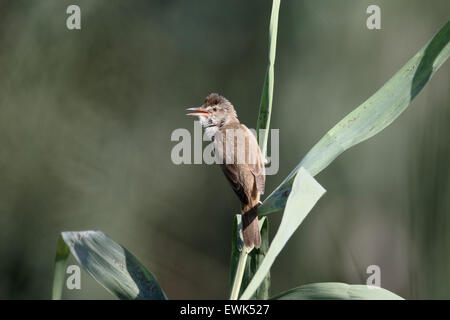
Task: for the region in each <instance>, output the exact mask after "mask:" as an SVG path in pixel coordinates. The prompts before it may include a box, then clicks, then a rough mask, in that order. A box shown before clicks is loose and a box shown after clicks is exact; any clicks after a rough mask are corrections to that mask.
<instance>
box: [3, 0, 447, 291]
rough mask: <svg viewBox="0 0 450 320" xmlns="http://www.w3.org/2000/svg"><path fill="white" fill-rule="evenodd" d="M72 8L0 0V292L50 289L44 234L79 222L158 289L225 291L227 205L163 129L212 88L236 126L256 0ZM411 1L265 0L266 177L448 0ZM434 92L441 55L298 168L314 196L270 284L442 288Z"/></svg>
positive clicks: (254, 99) (289, 162)
mask: <svg viewBox="0 0 450 320" xmlns="http://www.w3.org/2000/svg"><path fill="white" fill-rule="evenodd" d="M72 3H73V2H72V1H65V0H64V1H63V0H41V1H39V2H38V1H33V2H31V1H26V0H0V88H1V90H0V181H1V183H0V240H1V243H2V245H1V246H0V271H1V273H2V281H1V282H0V298H2V299H9V298H38V299H47V298H50V296H51V281H52V271H53V258H54V252H55V248H56V242H55V239H56V235H58V234H59V232H60V231H64V230H84V229H100V230H103V231H104V232H106V233H107V234H109V235H110V236H111V237H113V238H114V239H115V240H116V241H117V242H119V243H121V244H123V245H124V246H125V247H127V248H130V249H132V251H133V253H134V254H135V255H136V256H138V257H139V259H140V261H141V262H142V263H143V264H144V265H151V266H152V272H153V273H154V274H155V276H156V277H157V278H158V281H159V283H160V284H161V286H162V287H163V288H164V290H165V292H166V293H167V295H168V296H170V297H171V298H175V299H176V298H192V299H196V298H226V296H227V293H228V288H227V286H228V278H229V273H228V268H229V253H230V250H231V248H230V243H229V239H230V236H231V234H230V233H231V231H230V230H231V225H232V223H233V215H230V212H234V210H236V211H237V210H238V208H239V203H238V201H237V200H236V199H235V196H234V195H233V194H232V191H231V190H230V189H229V186H228V184H227V183H226V181H225V179H223V177H222V173H221V172H220V170H218V168H216V167H215V166H206V165H191V166H188V165H182V166H176V165H174V164H172V162H171V160H170V151H171V148H172V147H173V145H174V143H173V142H171V141H170V134H171V132H172V131H173V130H174V129H175V128H180V127H186V128H188V129H190V130H191V131H192V130H193V126H192V119H187V118H186V117H185V116H184V106H189V105H196V104H198V103H201V102H202V101H203V98H204V96H206V95H207V94H208V93H209V92H213V91H217V92H220V93H222V94H224V95H225V96H226V97H228V98H229V99H230V100H231V101H232V102H233V103H234V105H235V106H236V108H237V111H238V114H239V117H240V119H241V121H242V122H243V123H246V124H247V125H248V126H254V119H255V116H256V115H257V112H258V105H259V99H260V93H261V79H263V78H264V75H265V71H266V70H265V66H266V61H267V24H268V18H269V14H270V7H271V1H270V0H267V1H257V0H253V1H245V2H242V1H237V0H233V1H227V2H220V1H208V0H201V1H190V2H188V1H183V2H181V1H177V2H175V1H144V0H135V1H129V2H125V1H117V0H115V1H106V0H95V1H92V0H91V1H88V0H79V1H77V4H79V5H80V7H81V8H82V30H81V31H69V30H67V29H66V27H65V19H66V17H67V15H66V13H65V11H66V8H67V6H68V5H69V4H72ZM431 3H432V5H431V4H430V2H423V1H419V0H413V1H406V0H401V1H400V0H399V1H395V2H393V1H380V0H378V1H370V2H369V1H357V0H343V1H339V2H337V1H325V0H319V1H306V0H305V1H294V0H290V1H289V0H286V1H283V3H282V6H281V11H280V17H282V18H281V20H280V25H279V30H278V34H279V38H278V44H277V47H278V48H277V66H276V79H277V80H276V88H275V95H274V100H273V101H274V108H275V110H277V112H276V113H274V114H273V117H272V122H271V127H272V128H281V130H280V161H281V164H280V171H279V173H278V175H276V176H270V177H268V179H267V187H266V188H267V190H273V189H274V187H276V186H277V185H278V184H279V183H280V182H281V180H282V179H283V178H284V177H285V176H286V175H287V174H288V173H289V172H290V170H291V169H292V168H293V167H294V166H295V165H296V164H297V162H298V160H299V159H300V158H301V157H302V156H303V155H304V154H305V152H306V151H308V150H309V149H310V148H311V147H312V144H314V143H315V142H316V141H317V140H318V138H320V137H321V136H322V135H323V132H326V130H328V129H329V128H330V127H331V126H332V125H333V124H334V123H336V122H337V121H338V120H340V119H341V118H342V117H343V116H344V115H345V114H347V113H348V112H349V111H351V110H352V109H353V108H354V106H355V105H359V104H360V103H361V102H362V101H364V100H365V99H366V98H367V97H368V96H370V95H371V94H372V93H373V92H374V89H375V88H378V87H379V86H380V85H381V84H383V83H384V82H385V81H386V80H387V79H388V78H390V77H391V76H392V74H393V73H394V72H395V71H396V70H398V69H399V68H400V67H401V66H402V65H403V63H404V62H405V61H406V60H407V59H409V58H410V57H411V56H412V55H413V54H414V53H415V52H416V51H417V48H420V47H422V46H423V45H424V44H425V43H426V41H428V39H430V36H431V35H433V34H434V33H435V32H436V31H437V30H438V29H439V28H440V27H441V26H442V25H443V24H444V23H445V22H446V21H447V20H448V12H449V8H450V4H449V3H448V1H446V0H433V1H431ZM369 4H379V5H380V7H381V10H382V30H380V31H370V30H368V29H367V28H366V26H365V19H366V17H367V15H366V13H365V10H366V8H367V6H368V5H369ZM324 74H326V77H324V76H323V75H324ZM448 88H449V66H448V64H447V65H445V66H443V67H442V69H441V70H440V71H439V72H438V73H437V74H436V76H435V78H434V80H433V81H432V82H431V83H430V84H429V85H428V86H427V88H426V89H425V90H424V91H423V92H422V93H421V94H420V95H419V96H418V97H417V98H416V99H415V100H414V101H413V103H412V105H411V108H410V110H407V111H406V112H405V114H403V115H402V117H401V118H400V119H398V120H397V122H396V124H395V126H392V127H389V128H387V129H386V130H385V131H383V133H381V134H379V135H378V136H377V137H376V138H374V139H371V140H370V141H368V142H367V143H365V144H363V145H361V146H358V147H356V148H355V149H354V150H350V151H348V152H347V153H345V154H343V155H342V156H341V157H340V158H339V159H337V160H336V161H335V162H334V163H333V165H332V166H330V167H329V168H327V169H326V170H325V171H324V172H323V173H321V174H320V175H318V177H317V179H318V181H319V182H320V183H321V184H322V185H323V186H325V187H326V188H327V190H328V194H327V198H326V199H325V200H326V201H323V202H321V203H319V205H318V207H317V208H316V210H315V214H314V215H311V216H310V217H308V219H306V220H305V222H304V224H303V225H302V232H298V233H296V234H295V235H294V236H293V238H292V239H291V241H290V242H289V245H287V247H286V249H285V250H284V251H283V252H282V253H281V254H280V256H279V258H278V261H277V263H276V264H275V265H274V266H273V268H272V278H273V292H280V291H283V290H286V289H288V288H291V287H292V286H293V285H295V284H300V283H310V282H318V281H339V282H346V283H364V282H365V279H366V278H367V276H368V275H367V274H366V268H367V266H369V265H372V264H376V265H379V266H380V267H381V275H382V278H381V285H382V287H384V288H386V289H388V290H391V291H393V292H396V293H397V294H399V295H400V296H402V297H405V298H450V286H449V285H448V281H450V279H449V274H448V271H447V270H448V266H449V264H450V250H448V246H449V245H448V243H449V241H448V240H449V237H450V221H449V219H448V217H449V213H450V212H449V211H450V200H449V198H450V197H449V187H450V183H449V178H450V175H449V172H450V170H449V166H450V162H449V161H448V160H449V158H450V150H449V144H448V137H449V133H448V130H449V129H448V125H447V124H448V120H450V119H449V113H450V110H449V96H448ZM324 91H326V92H327V94H326V95H324V94H323V92H324ZM415 106H417V108H416V107H415ZM293 110H295V113H296V115H297V116H296V117H292V111H293ZM302 119H308V120H307V121H302ZM269 153H270V147H269ZM387 158H389V164H387ZM355 168H357V169H359V170H358V172H359V174H358V175H351V174H350V172H352V171H354V170H355ZM211 208H214V209H213V210H211ZM277 219H279V217H275V216H274V218H273V219H272V217H271V223H272V226H274V227H272V228H271V230H272V231H273V230H276V229H277V228H276V227H275V225H276V224H277V221H278V220H277ZM300 253H301V254H300ZM180 261H183V263H180ZM69 263H75V262H74V260H72V261H71V262H69ZM81 286H82V290H80V291H72V292H68V293H67V292H65V293H66V294H67V296H70V297H71V298H86V299H90V298H110V295H109V294H108V293H106V292H105V291H104V290H103V288H101V286H100V285H98V284H97V283H95V282H94V280H92V279H90V278H89V277H88V276H87V274H86V273H83V274H82V283H81ZM193 287H195V288H196V290H192V288H193Z"/></svg>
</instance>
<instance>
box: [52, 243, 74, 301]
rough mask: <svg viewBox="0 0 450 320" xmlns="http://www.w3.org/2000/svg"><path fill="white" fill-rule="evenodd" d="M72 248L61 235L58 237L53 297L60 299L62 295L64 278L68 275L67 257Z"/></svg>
mask: <svg viewBox="0 0 450 320" xmlns="http://www.w3.org/2000/svg"><path fill="white" fill-rule="evenodd" d="M69 254H70V249H69V247H68V246H67V245H66V244H65V243H64V240H63V238H62V237H61V236H59V237H58V244H57V247H56V256H55V270H54V271H53V288H52V299H53V300H60V299H61V296H62V289H63V286H64V280H65V276H66V265H67V258H68V257H69Z"/></svg>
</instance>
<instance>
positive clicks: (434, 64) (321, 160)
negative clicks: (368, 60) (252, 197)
mask: <svg viewBox="0 0 450 320" xmlns="http://www.w3.org/2000/svg"><path fill="white" fill-rule="evenodd" d="M449 56H450V21H449V22H447V23H446V24H445V25H444V26H443V27H442V28H441V30H440V31H439V32H438V33H437V34H436V35H435V36H434V37H433V39H432V40H431V41H430V42H429V43H428V44H427V45H425V47H423V48H422V49H421V50H420V51H419V52H418V53H417V54H416V55H415V56H414V57H413V58H411V60H409V61H408V62H407V63H406V64H405V65H404V66H403V67H402V68H401V69H400V70H399V71H398V72H397V73H396V74H395V75H394V76H393V77H392V78H391V79H390V80H389V81H388V82H386V83H385V84H384V85H383V87H381V88H380V89H379V90H378V91H377V92H375V94H373V95H372V96H371V97H370V98H369V99H367V100H366V101H365V102H364V103H363V104H361V105H360V106H359V107H358V108H356V109H355V110H353V111H352V112H351V113H350V114H348V115H347V116H346V117H345V118H344V119H342V120H341V121H340V122H339V123H338V124H336V125H335V126H334V127H333V128H332V129H331V130H330V131H328V132H327V134H326V135H325V136H324V137H323V138H322V139H320V141H319V142H318V143H317V144H316V145H315V146H314V147H313V148H312V149H311V150H310V151H309V152H308V153H307V154H306V156H305V157H304V158H303V159H302V160H301V161H300V163H299V164H298V165H297V167H296V168H295V169H294V170H293V171H292V172H291V173H290V174H289V175H288V176H287V177H286V179H285V180H284V181H283V182H282V183H281V184H280V186H278V188H277V189H275V191H273V192H272V193H271V194H270V195H269V196H268V197H267V199H266V200H265V201H264V203H263V205H262V206H261V207H260V208H259V211H258V213H259V215H260V216H264V215H267V214H269V213H273V212H276V211H279V210H281V209H283V208H284V206H285V205H286V201H287V199H288V195H289V193H290V191H291V188H292V183H293V181H294V177H295V174H296V173H297V172H298V170H299V169H300V168H301V167H304V168H305V169H306V170H308V171H309V172H310V174H311V175H312V176H315V175H316V174H318V173H319V172H321V171H322V170H323V169H325V168H326V167H327V166H328V165H329V164H330V163H331V162H333V160H334V159H336V158H337V157H338V156H339V155H340V154H341V153H342V152H344V151H345V150H347V149H349V148H351V147H352V146H354V145H356V144H358V143H360V142H363V141H364V140H367V139H369V138H370V137H372V136H374V135H375V134H377V133H378V132H380V131H381V130H383V129H384V128H386V127H387V126H388V125H389V124H391V123H392V122H393V121H394V120H395V119H396V118H397V117H398V116H399V115H400V114H401V113H402V112H403V111H404V110H405V109H406V108H407V107H408V106H409V104H410V102H411V101H412V100H413V99H414V97H415V96H416V95H417V94H418V93H419V92H420V91H421V90H422V89H423V87H424V86H425V85H426V84H427V83H428V81H429V80H430V79H431V78H432V76H433V75H434V74H435V73H436V71H437V70H438V69H439V68H440V67H441V65H442V64H443V63H444V62H445V61H446V60H447V59H448V57H449Z"/></svg>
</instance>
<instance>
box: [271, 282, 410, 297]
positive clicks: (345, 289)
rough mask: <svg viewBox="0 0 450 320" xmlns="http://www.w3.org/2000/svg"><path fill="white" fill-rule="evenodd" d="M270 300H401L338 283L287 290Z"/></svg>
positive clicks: (372, 289) (379, 290)
mask: <svg viewBox="0 0 450 320" xmlns="http://www.w3.org/2000/svg"><path fill="white" fill-rule="evenodd" d="M271 299H272V300H403V298H402V297H400V296H398V295H396V294H395V293H392V292H390V291H388V290H386V289H383V288H379V287H372V286H366V285H349V284H346V283H339V282H323V283H312V284H307V285H304V286H301V287H298V288H294V289H291V290H288V291H286V292H283V293H280V294H279V295H277V296H275V297H273V298H271Z"/></svg>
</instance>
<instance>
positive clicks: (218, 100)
mask: <svg viewBox="0 0 450 320" xmlns="http://www.w3.org/2000/svg"><path fill="white" fill-rule="evenodd" d="M187 110H189V111H194V112H192V113H188V114H187V115H188V116H195V117H198V118H199V120H200V123H201V124H202V126H203V128H209V127H218V128H220V127H222V126H223V125H225V124H227V123H229V122H230V121H238V120H237V114H236V111H235V110H234V107H233V105H232V104H231V102H230V101H228V100H227V99H226V98H225V97H223V96H221V95H219V94H217V93H211V94H210V95H208V96H207V97H206V99H205V103H203V105H202V106H201V107H198V108H188V109H187Z"/></svg>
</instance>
